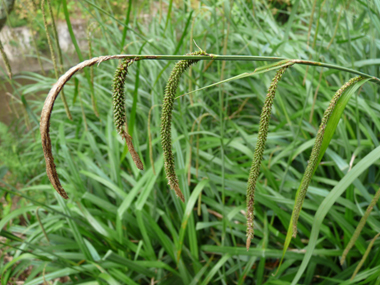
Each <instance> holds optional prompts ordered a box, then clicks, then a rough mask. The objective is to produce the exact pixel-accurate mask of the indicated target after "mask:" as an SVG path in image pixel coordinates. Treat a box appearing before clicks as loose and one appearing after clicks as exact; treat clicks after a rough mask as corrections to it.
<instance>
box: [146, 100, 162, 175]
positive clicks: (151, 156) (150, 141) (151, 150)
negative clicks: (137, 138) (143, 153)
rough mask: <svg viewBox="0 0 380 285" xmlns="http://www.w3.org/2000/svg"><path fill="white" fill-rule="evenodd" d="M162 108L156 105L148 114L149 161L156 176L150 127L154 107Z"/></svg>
mask: <svg viewBox="0 0 380 285" xmlns="http://www.w3.org/2000/svg"><path fill="white" fill-rule="evenodd" d="M157 106H161V104H156V105H153V106H152V107H150V109H149V113H148V138H149V159H150V164H151V165H152V170H153V174H154V175H156V169H155V167H154V160H153V144H152V132H151V127H150V121H151V116H152V110H153V108H154V107H157Z"/></svg>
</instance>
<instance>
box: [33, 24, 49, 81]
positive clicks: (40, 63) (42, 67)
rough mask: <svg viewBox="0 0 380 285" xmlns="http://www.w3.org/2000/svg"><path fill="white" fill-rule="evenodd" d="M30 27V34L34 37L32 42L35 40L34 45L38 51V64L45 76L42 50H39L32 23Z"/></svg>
mask: <svg viewBox="0 0 380 285" xmlns="http://www.w3.org/2000/svg"><path fill="white" fill-rule="evenodd" d="M29 29H30V35H31V38H32V42H33V47H34V50H35V51H36V57H37V62H38V65H39V66H40V69H41V74H42V75H43V76H46V73H45V69H44V66H43V65H42V61H41V57H40V52H39V51H38V46H37V41H36V37H35V36H34V33H33V29H32V25H29Z"/></svg>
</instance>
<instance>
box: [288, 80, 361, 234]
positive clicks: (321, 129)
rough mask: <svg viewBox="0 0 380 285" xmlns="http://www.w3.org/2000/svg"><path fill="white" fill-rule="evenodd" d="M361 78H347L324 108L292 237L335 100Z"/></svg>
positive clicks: (307, 168)
mask: <svg viewBox="0 0 380 285" xmlns="http://www.w3.org/2000/svg"><path fill="white" fill-rule="evenodd" d="M362 79H363V77H361V76H358V77H354V78H352V79H351V80H349V81H348V82H347V83H346V84H344V85H343V86H342V87H341V88H340V89H339V90H338V91H337V92H336V93H335V95H334V97H333V98H332V99H331V101H330V105H329V107H328V108H327V109H326V111H325V113H324V114H323V118H322V122H321V124H320V126H319V130H318V133H317V136H316V138H315V144H314V146H313V149H312V151H311V155H310V159H309V162H308V164H307V167H306V170H305V174H304V176H303V178H302V181H301V186H300V187H301V188H300V191H299V195H298V196H297V197H296V204H295V206H294V210H293V215H292V217H293V221H292V223H293V237H296V236H297V223H298V218H299V216H300V213H301V209H302V205H303V201H304V200H305V197H306V192H307V188H308V187H309V184H310V181H311V178H312V177H313V174H314V170H315V168H316V167H317V163H318V157H319V152H320V150H321V147H322V142H323V136H324V134H325V128H326V125H327V122H328V120H329V118H330V116H331V114H332V112H333V111H334V108H335V106H336V104H337V102H338V101H339V98H340V97H341V96H342V94H343V92H344V91H346V89H347V88H348V87H350V86H351V85H353V84H355V83H356V82H358V81H360V80H362Z"/></svg>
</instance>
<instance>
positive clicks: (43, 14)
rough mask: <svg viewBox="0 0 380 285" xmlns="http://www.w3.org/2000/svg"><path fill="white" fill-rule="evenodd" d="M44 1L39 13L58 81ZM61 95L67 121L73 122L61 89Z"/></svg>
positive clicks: (43, 0) (42, 0)
mask: <svg viewBox="0 0 380 285" xmlns="http://www.w3.org/2000/svg"><path fill="white" fill-rule="evenodd" d="M45 1H46V0H41V11H42V17H43V20H44V26H45V32H46V37H47V40H48V45H49V49H50V55H51V60H52V62H53V67H54V73H55V78H56V79H58V66H57V60H56V57H55V53H54V49H53V43H52V41H51V38H50V34H49V30H48V23H47V19H46V11H45ZM49 7H50V6H49ZM51 17H52V19H53V14H52V15H51ZM61 93H62V94H61V96H62V102H63V106H64V107H65V111H66V115H67V117H68V118H69V120H73V118H72V116H71V113H70V110H69V106H68V104H67V101H66V97H65V94H64V93H63V89H62V92H61Z"/></svg>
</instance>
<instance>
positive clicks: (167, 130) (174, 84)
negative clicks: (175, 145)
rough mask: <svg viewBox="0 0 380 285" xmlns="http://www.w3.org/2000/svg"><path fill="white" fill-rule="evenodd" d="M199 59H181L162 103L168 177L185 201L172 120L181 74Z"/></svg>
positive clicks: (175, 190)
mask: <svg viewBox="0 0 380 285" xmlns="http://www.w3.org/2000/svg"><path fill="white" fill-rule="evenodd" d="M190 55H206V53H205V52H204V51H197V52H194V53H191V54H190ZM198 61H199V60H198V59H192V60H181V61H179V62H177V63H176V65H175V66H174V68H173V70H172V72H171V74H170V77H169V81H168V83H167V85H166V88H165V96H164V102H163V105H162V116H161V143H162V148H163V151H164V161H165V172H166V177H167V179H168V182H169V185H170V188H171V189H173V190H174V192H175V193H176V195H177V196H178V197H179V198H180V199H181V200H182V202H185V197H184V196H183V193H182V191H181V189H180V188H179V183H178V178H177V175H176V173H175V166H174V155H173V151H172V138H171V121H172V112H173V108H174V98H175V95H176V93H177V88H178V84H179V80H180V78H181V75H182V74H183V73H184V72H185V71H186V70H187V69H188V68H189V67H190V66H191V65H192V64H194V63H196V62H198Z"/></svg>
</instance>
